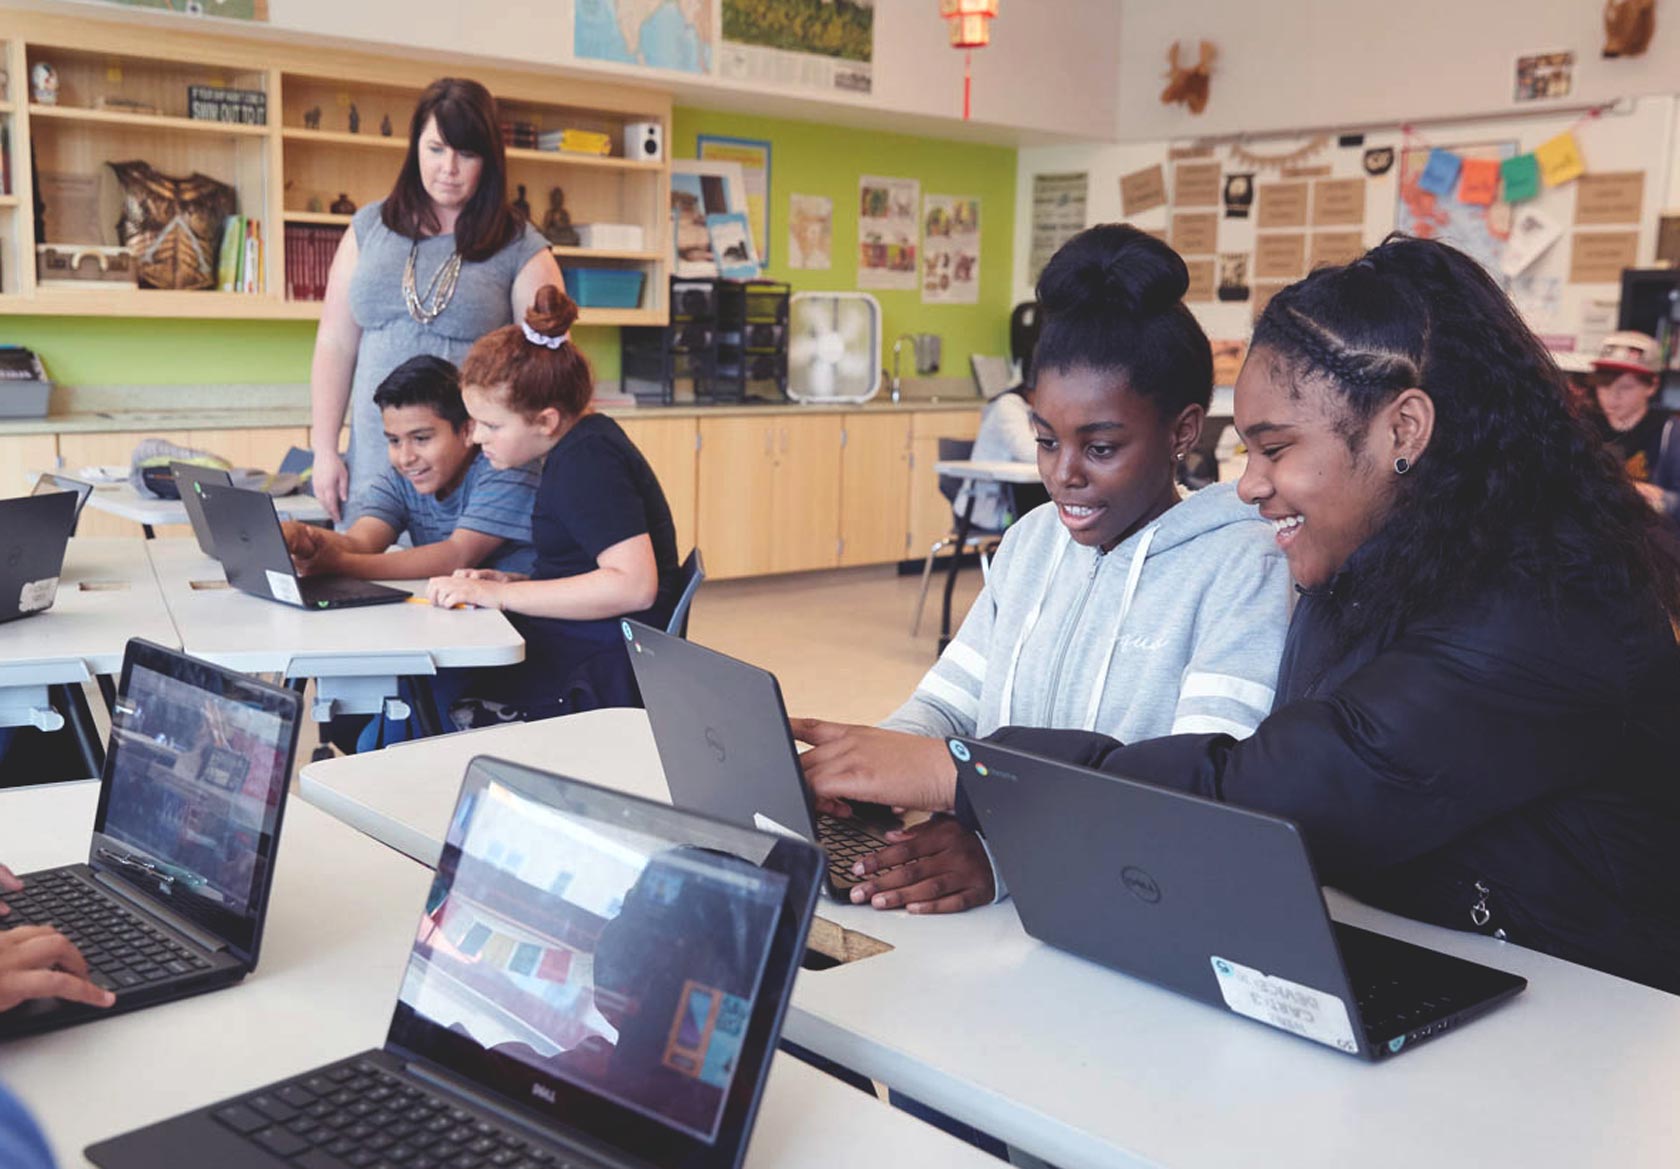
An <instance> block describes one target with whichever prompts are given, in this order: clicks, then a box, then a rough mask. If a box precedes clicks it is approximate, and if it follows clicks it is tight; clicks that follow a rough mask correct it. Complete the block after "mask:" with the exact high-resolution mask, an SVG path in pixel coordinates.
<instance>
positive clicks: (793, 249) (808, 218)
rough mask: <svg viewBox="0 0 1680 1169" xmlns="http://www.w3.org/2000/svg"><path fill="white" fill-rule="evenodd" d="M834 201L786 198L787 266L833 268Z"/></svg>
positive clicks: (819, 196)
mask: <svg viewBox="0 0 1680 1169" xmlns="http://www.w3.org/2000/svg"><path fill="white" fill-rule="evenodd" d="M833 246H834V200H833V199H830V198H828V197H827V196H825V195H790V196H788V267H789V268H799V269H804V270H806V271H813V270H814V271H825V272H826V271H827V270H828V269H830V268H832V267H833V266H834V259H833Z"/></svg>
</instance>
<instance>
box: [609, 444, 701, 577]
mask: <svg viewBox="0 0 1680 1169" xmlns="http://www.w3.org/2000/svg"><path fill="white" fill-rule="evenodd" d="M616 421H617V422H618V424H619V425H620V426H622V427H624V433H625V434H627V435H629V436H630V441H631V442H633V443H635V444H636V446H637V447H638V448H639V449H640V450H641V452H642V454H643V455H645V456H646V457H647V461H648V465H649V466H651V467H652V468H653V473H654V474H655V475H657V476H658V477H659V486H660V488H661V489H662V490H663V491H664V492H665V502H666V503H668V504H670V505H671V520H672V522H674V523H675V524H676V526H677V555H678V556H679V557H680V556H687V555H688V550H689V549H690V548H691V547H693V546H694V484H695V474H696V470H695V462H696V460H695V451H694V437H695V433H696V428H697V426H698V423H696V421H695V420H694V419H693V418H618V419H616ZM706 567H707V569H708V571H709V570H710V568H711V558H710V557H709V556H708V557H707V561H706Z"/></svg>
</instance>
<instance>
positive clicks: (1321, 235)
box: [1307, 231, 1365, 272]
mask: <svg viewBox="0 0 1680 1169" xmlns="http://www.w3.org/2000/svg"><path fill="white" fill-rule="evenodd" d="M1364 254H1365V237H1364V236H1362V235H1360V234H1359V233H1358V232H1357V231H1315V232H1313V234H1312V238H1311V240H1309V241H1308V243H1307V271H1309V272H1310V271H1312V270H1313V269H1314V268H1317V267H1318V266H1319V265H1321V264H1351V263H1352V262H1353V261H1355V260H1357V259H1359V257H1360V256H1363V255H1364Z"/></svg>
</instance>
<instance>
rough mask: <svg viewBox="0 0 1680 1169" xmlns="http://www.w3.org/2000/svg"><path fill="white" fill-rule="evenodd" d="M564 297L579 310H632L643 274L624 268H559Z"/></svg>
mask: <svg viewBox="0 0 1680 1169" xmlns="http://www.w3.org/2000/svg"><path fill="white" fill-rule="evenodd" d="M560 275H561V276H563V277H564V278H565V280H566V295H567V296H569V297H571V298H572V299H573V300H575V301H577V303H578V307H579V308H635V307H636V306H638V305H639V304H641V303H642V280H643V278H644V277H645V275H646V273H643V272H637V271H635V270H634V269H625V268H562V269H561V270H560Z"/></svg>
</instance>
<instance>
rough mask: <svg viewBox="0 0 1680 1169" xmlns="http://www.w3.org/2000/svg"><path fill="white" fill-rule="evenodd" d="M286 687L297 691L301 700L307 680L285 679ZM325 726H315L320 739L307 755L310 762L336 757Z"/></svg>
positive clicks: (318, 724) (307, 683) (320, 724)
mask: <svg viewBox="0 0 1680 1169" xmlns="http://www.w3.org/2000/svg"><path fill="white" fill-rule="evenodd" d="M286 685H287V686H288V687H290V688H291V689H293V690H295V691H297V694H298V697H299V698H301V697H303V690H304V687H306V686H308V685H309V679H308V678H287V679H286ZM327 725H328V724H326V723H316V724H315V733H316V734H318V735H319V736H320V738H319V739H318V740H317V741H316V744H315V750H313V751H311V752H310V754H309V758H310V760H311V761H312V762H315V763H319V762H321V760H323V759H333V758H336V757H337V755H338V752H337V751H335V750H333V745H332V740H331V739H329V738H328V737H327Z"/></svg>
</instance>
